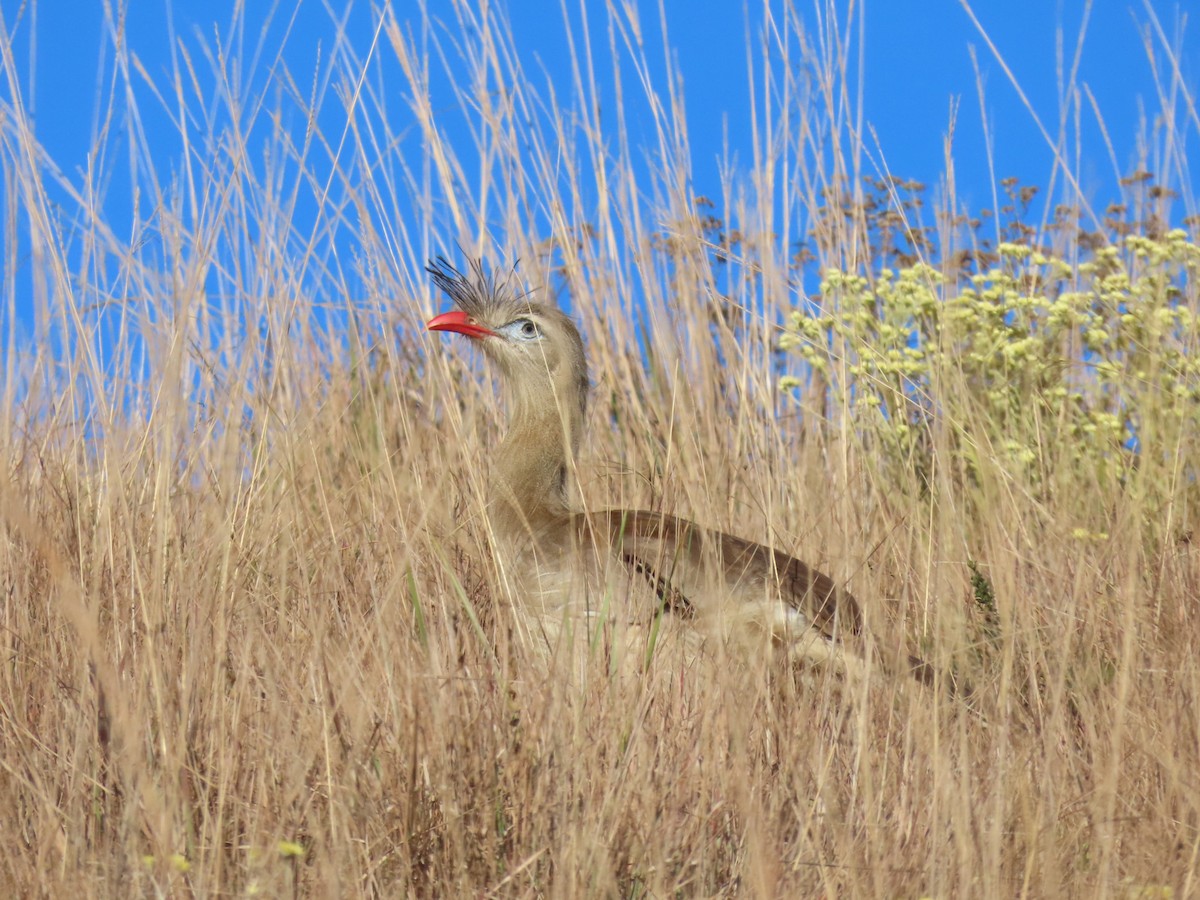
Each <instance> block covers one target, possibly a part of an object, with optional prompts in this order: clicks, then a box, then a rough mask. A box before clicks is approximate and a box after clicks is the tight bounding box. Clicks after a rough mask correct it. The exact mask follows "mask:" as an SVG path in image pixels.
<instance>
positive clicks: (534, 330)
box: [504, 318, 542, 341]
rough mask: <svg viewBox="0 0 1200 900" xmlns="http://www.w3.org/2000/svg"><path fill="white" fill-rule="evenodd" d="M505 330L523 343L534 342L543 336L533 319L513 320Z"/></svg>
mask: <svg viewBox="0 0 1200 900" xmlns="http://www.w3.org/2000/svg"><path fill="white" fill-rule="evenodd" d="M504 330H505V331H507V332H508V333H509V334H511V335H512V336H513V337H515V338H517V339H518V340H522V341H534V340H537V339H538V338H540V337H541V336H542V332H541V329H540V328H538V327H537V323H536V322H534V321H533V320H532V319H525V318H521V319H513V321H511V322H509V323H508V325H506V326H505V329H504Z"/></svg>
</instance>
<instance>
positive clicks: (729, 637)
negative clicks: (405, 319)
mask: <svg viewBox="0 0 1200 900" xmlns="http://www.w3.org/2000/svg"><path fill="white" fill-rule="evenodd" d="M429 271H430V273H431V274H432V275H433V277H434V281H435V283H436V284H437V285H438V287H440V288H441V289H442V290H443V291H445V293H446V294H447V295H448V296H449V297H450V298H451V300H453V301H454V303H455V305H456V306H457V309H456V310H455V311H452V312H448V313H444V314H442V315H440V316H437V317H436V318H434V319H432V320H430V322H429V323H428V328H429V329H430V330H434V331H454V332H458V333H460V334H465V335H467V336H468V337H471V338H473V339H474V340H476V341H478V343H479V344H480V346H481V347H482V349H483V350H484V352H485V353H486V354H487V355H488V356H489V357H490V358H491V359H492V360H493V361H494V362H495V363H496V364H498V365H499V367H500V369H501V371H502V373H503V375H504V376H505V381H506V383H507V384H508V387H509V389H510V392H511V394H512V408H511V417H510V423H509V430H508V432H507V434H506V435H505V437H504V439H503V441H502V442H501V444H500V446H499V447H498V448H497V451H496V457H495V461H494V463H493V466H492V479H491V483H492V485H493V486H494V494H493V496H492V499H491V503H490V507H489V522H490V524H491V527H492V530H493V532H494V534H495V536H496V541H497V544H498V547H499V549H500V551H501V552H500V556H501V560H500V562H501V568H502V570H503V572H504V577H505V578H506V580H508V581H509V585H510V589H511V593H512V595H513V596H514V597H515V598H518V602H519V603H520V605H521V607H522V608H523V610H524V611H525V612H526V613H527V614H528V615H527V619H528V621H529V622H530V623H532V624H531V625H530V627H529V631H530V634H531V637H533V638H534V639H535V640H538V641H540V642H542V643H543V644H545V645H546V646H548V647H550V648H551V649H552V648H553V645H554V644H555V643H556V642H557V641H559V640H560V639H561V636H562V634H563V631H564V628H566V629H567V630H568V631H569V632H571V633H589V632H591V631H592V630H593V629H594V628H596V627H600V626H601V625H602V624H603V623H613V622H615V623H616V624H617V627H624V626H633V627H634V629H635V633H637V629H638V627H639V626H641V625H647V624H651V623H654V624H656V625H660V624H661V623H663V622H668V623H669V624H670V626H671V630H673V631H675V632H680V633H684V634H687V635H688V637H687V638H685V640H690V641H692V642H695V641H700V642H703V641H707V640H714V639H715V640H717V641H719V642H721V643H722V644H728V643H730V642H733V643H737V644H742V645H754V644H755V643H756V642H757V643H758V644H759V645H760V646H762V645H766V644H774V645H777V646H781V647H785V648H786V649H787V650H788V651H789V652H790V653H791V654H792V655H793V656H795V657H797V658H801V659H804V660H807V661H810V662H818V663H829V662H831V661H832V662H833V663H834V664H835V667H836V668H838V669H841V670H843V671H845V670H849V669H852V668H858V667H859V666H860V664H861V663H862V662H863V661H864V659H865V658H864V657H863V656H862V655H861V651H858V652H856V651H855V650H853V649H847V647H846V643H847V641H850V642H854V641H855V640H856V639H857V636H859V635H860V634H861V632H862V626H863V616H862V610H861V609H860V607H859V604H858V602H857V601H856V600H855V598H854V597H853V596H852V595H851V594H850V593H849V592H848V591H847V590H845V589H844V588H842V587H840V586H838V585H837V584H836V583H835V582H834V581H833V580H832V579H830V578H829V577H828V576H826V575H824V574H823V573H821V572H818V571H817V570H815V569H813V568H811V567H809V566H807V565H805V564H804V563H803V562H801V561H800V560H798V559H795V558H794V557H792V556H789V555H788V554H786V553H783V552H780V551H778V550H773V549H771V548H768V547H765V546H763V545H761V544H757V543H754V542H752V541H747V540H743V539H741V538H738V537H734V536H732V535H728V534H724V533H722V532H720V531H716V530H712V529H707V528H703V527H701V526H699V525H697V524H696V523H694V522H691V521H689V520H687V519H683V518H679V517H676V516H672V515H666V514H660V513H658V512H651V511H646V510H619V509H612V510H604V511H595V512H580V511H577V510H575V509H573V508H572V506H571V503H570V498H569V484H570V480H571V478H572V473H573V471H574V466H575V461H576V454H577V452H578V448H579V444H580V440H581V438H582V434H583V427H584V420H585V413H586V403H587V390H588V380H587V362H586V357H585V355H584V348H583V341H582V339H581V338H580V336H579V332H578V330H577V329H576V328H575V325H574V324H573V323H572V322H571V320H570V319H569V318H568V317H567V316H566V315H564V314H563V313H562V312H560V311H559V310H557V309H554V308H552V307H549V306H545V305H543V304H539V303H535V302H532V301H530V300H528V299H527V298H526V297H523V296H518V295H517V294H516V293H515V292H513V291H512V290H511V289H510V288H509V286H508V285H507V283H502V282H499V281H497V280H496V279H495V278H494V277H489V276H487V275H485V273H484V272H483V269H482V267H481V266H480V265H479V264H473V265H472V267H471V274H470V275H466V274H464V273H462V272H459V271H458V270H457V269H455V268H454V267H453V266H451V265H450V264H449V263H447V262H446V261H445V260H439V261H438V262H437V263H436V264H431V265H430V267H429ZM642 631H643V632H645V629H642ZM911 664H912V670H913V673H914V675H915V676H916V677H918V678H919V679H921V680H928V679H929V669H928V667H927V666H926V665H925V664H924V663H922V662H921V661H920V660H917V659H915V658H913V659H911Z"/></svg>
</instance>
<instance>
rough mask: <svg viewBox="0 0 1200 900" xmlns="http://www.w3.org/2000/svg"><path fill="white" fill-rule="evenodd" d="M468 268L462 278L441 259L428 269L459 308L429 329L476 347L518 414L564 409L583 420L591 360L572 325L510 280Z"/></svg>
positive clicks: (477, 267) (428, 325) (474, 265)
mask: <svg viewBox="0 0 1200 900" xmlns="http://www.w3.org/2000/svg"><path fill="white" fill-rule="evenodd" d="M469 268H470V272H469V273H463V272H460V271H459V270H458V269H456V268H455V267H454V266H453V265H451V264H450V263H449V262H447V261H446V260H445V259H444V258H441V257H439V258H438V259H437V260H436V261H431V262H430V264H429V265H428V266H427V267H426V269H427V271H428V272H429V274H430V275H432V276H433V282H434V284H436V285H437V286H438V287H439V288H441V290H442V291H443V292H444V293H445V294H446V296H447V297H449V298H450V300H451V301H453V303H454V305H455V306H456V307H457V308H456V309H454V310H451V311H450V312H446V313H442V314H441V315H440V316H435V317H434V318H432V319H430V320H429V321H428V322H427V323H426V326H425V327H426V328H428V329H429V330H430V331H453V332H457V333H458V334H463V335H466V336H467V337H469V338H471V339H472V340H474V341H476V342H478V343H479V346H480V348H481V349H482V350H483V352H484V353H486V354H487V356H488V357H489V358H490V359H492V360H493V361H494V362H495V363H496V364H497V365H498V366H499V367H500V370H501V371H502V372H503V373H504V376H505V379H506V381H507V382H508V384H509V386H510V388H511V389H512V391H513V394H514V397H515V400H516V403H517V411H518V414H521V413H525V412H528V411H531V410H536V409H539V408H541V409H543V410H544V409H546V408H547V406H548V407H549V408H550V409H553V408H555V407H556V406H562V405H563V404H566V405H567V406H568V407H575V408H576V409H577V410H578V412H579V413H580V414H582V412H583V409H584V405H585V404H586V401H587V387H588V377H587V359H586V357H585V356H584V350H583V339H582V338H581V337H580V336H579V330H578V329H577V328H576V327H575V325H574V323H573V322H572V321H571V320H570V318H569V317H568V316H567V315H566V314H564V313H562V312H561V311H559V310H557V309H555V308H554V307H552V306H547V305H545V304H543V303H536V302H534V301H532V300H530V299H529V296H528V295H527V294H524V293H518V292H517V291H516V290H514V289H513V286H512V284H511V282H510V280H509V279H508V278H498V277H497V276H496V274H495V273H491V274H488V273H485V272H484V270H483V265H482V263H480V262H479V261H476V260H472V261H471V262H470V264H469ZM574 411H575V409H572V412H574Z"/></svg>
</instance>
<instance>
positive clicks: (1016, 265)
mask: <svg viewBox="0 0 1200 900" xmlns="http://www.w3.org/2000/svg"><path fill="white" fill-rule="evenodd" d="M997 251H998V252H997V253H996V263H995V264H994V265H992V266H991V267H990V268H988V269H987V270H986V271H983V272H976V273H973V274H965V275H956V276H954V277H947V276H946V275H945V274H943V273H942V272H941V271H939V270H937V269H935V268H933V267H931V266H928V265H924V264H917V265H914V266H911V267H908V268H903V269H900V270H898V271H894V270H891V269H887V268H885V269H881V270H880V271H879V272H878V273H877V274H875V275H873V276H871V277H868V276H866V275H863V274H855V273H849V272H843V271H839V270H837V269H827V270H825V271H824V272H823V277H822V281H821V286H820V292H819V295H818V296H817V297H815V298H814V299H813V300H811V301H808V302H806V303H805V305H803V306H802V307H801V308H798V309H796V310H795V311H793V312H792V313H791V315H790V317H789V320H788V325H787V329H786V332H785V335H784V337H783V340H782V341H781V342H780V343H781V346H782V348H783V349H785V350H788V351H790V352H792V353H794V354H796V355H798V356H799V357H800V358H801V359H802V360H803V361H804V363H805V364H806V365H805V366H804V367H801V369H800V370H799V371H794V372H793V374H791V375H787V376H785V377H784V378H783V379H782V380H781V385H780V386H781V387H782V388H785V389H795V388H797V387H799V386H802V385H803V384H805V383H808V381H807V379H806V378H805V377H803V376H804V375H805V372H806V371H807V373H808V374H810V375H811V374H813V373H819V375H820V376H821V380H820V383H821V384H822V386H823V387H825V388H826V389H828V390H829V391H830V392H831V395H832V396H831V398H830V399H831V400H832V401H833V403H832V407H833V408H836V409H840V410H843V411H844V412H845V414H847V415H848V416H849V419H850V422H851V424H852V425H853V426H854V427H855V428H858V429H860V430H862V429H866V430H868V431H870V432H871V433H874V434H875V435H877V436H879V437H881V438H882V439H884V441H885V444H887V445H888V446H893V447H896V448H899V449H902V450H907V451H909V452H911V450H912V448H913V446H914V443H913V441H914V439H915V437H916V436H917V432H918V431H920V430H922V429H924V430H926V431H927V430H928V429H929V428H931V427H933V426H934V425H935V424H941V425H943V426H948V427H949V428H950V429H951V430H952V431H955V430H957V431H958V432H960V433H962V432H965V431H970V430H973V429H976V428H978V427H980V423H984V424H983V427H984V428H985V429H986V431H988V432H990V434H988V435H987V437H988V438H989V440H988V446H989V447H990V448H992V452H999V453H1002V454H1004V455H1005V456H1006V457H1007V458H1008V459H1009V460H1010V461H1011V462H1012V463H1013V464H1015V465H1016V466H1018V467H1024V468H1031V467H1035V466H1036V465H1037V464H1038V460H1039V457H1040V453H1039V447H1041V446H1044V445H1045V442H1046V441H1047V440H1048V439H1071V440H1073V441H1075V442H1076V443H1077V445H1078V449H1079V452H1080V453H1081V454H1083V455H1085V456H1086V455H1088V454H1092V455H1103V454H1107V453H1112V452H1114V451H1116V450H1118V449H1124V450H1130V449H1135V448H1141V447H1145V446H1146V444H1147V441H1153V440H1155V439H1163V440H1169V439H1171V438H1176V439H1177V438H1178V437H1179V435H1180V434H1181V433H1182V429H1184V428H1188V427H1191V426H1194V425H1196V424H1197V420H1198V419H1200V353H1196V352H1194V351H1195V349H1196V342H1197V322H1196V313H1195V310H1196V308H1197V295H1196V288H1195V285H1196V279H1195V278H1194V275H1195V272H1196V269H1197V267H1200V247H1198V246H1197V245H1196V244H1194V243H1192V242H1191V241H1190V240H1189V238H1188V236H1187V234H1186V233H1185V232H1184V231H1182V230H1174V231H1170V232H1167V233H1166V234H1165V235H1163V236H1162V237H1161V238H1158V239H1152V238H1149V237H1146V236H1143V235H1130V236H1128V237H1126V238H1124V240H1123V242H1122V243H1121V244H1119V245H1115V246H1114V245H1110V246H1106V247H1102V248H1100V249H1098V250H1096V251H1095V252H1093V253H1090V254H1088V255H1087V256H1086V258H1083V259H1076V260H1070V259H1059V258H1056V257H1053V256H1050V255H1047V254H1045V253H1043V252H1040V251H1039V250H1036V249H1034V248H1033V247H1031V246H1028V245H1026V244H1023V243H1005V244H1001V245H1000V246H999V247H998V248H997ZM978 437H980V435H974V436H973V437H972V440H971V443H973V444H977V441H976V440H975V438H978Z"/></svg>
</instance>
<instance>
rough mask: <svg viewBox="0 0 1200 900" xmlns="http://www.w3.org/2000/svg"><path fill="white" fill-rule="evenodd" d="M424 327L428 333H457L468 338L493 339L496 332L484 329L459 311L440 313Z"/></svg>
mask: <svg viewBox="0 0 1200 900" xmlns="http://www.w3.org/2000/svg"><path fill="white" fill-rule="evenodd" d="M425 327H426V328H427V329H429V330H430V331H457V332H458V333H459V334H465V335H466V336H467V337H469V338H475V339H476V340H478V339H479V338H485V337H495V336H496V332H494V331H492V329H490V328H485V327H484V326H482V325H479V324H476V322H475V321H474V320H473V319H472V318H471V317H470V316H468V315H467V314H466V313H465V312H462V311H461V310H457V309H456V310H453V311H452V312H448V313H442V314H441V315H440V316H434V317H433V318H432V319H430V320H429V321H428V322H426V323H425Z"/></svg>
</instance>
